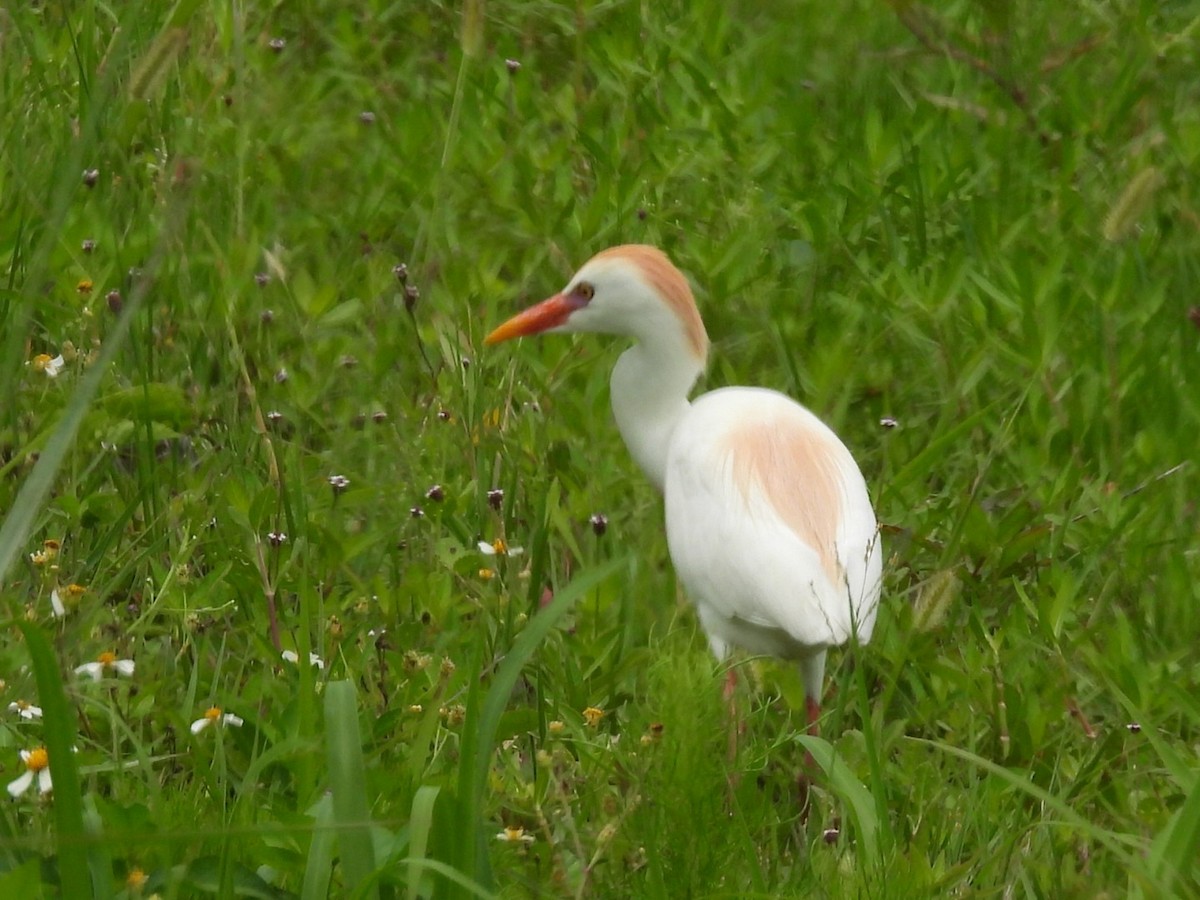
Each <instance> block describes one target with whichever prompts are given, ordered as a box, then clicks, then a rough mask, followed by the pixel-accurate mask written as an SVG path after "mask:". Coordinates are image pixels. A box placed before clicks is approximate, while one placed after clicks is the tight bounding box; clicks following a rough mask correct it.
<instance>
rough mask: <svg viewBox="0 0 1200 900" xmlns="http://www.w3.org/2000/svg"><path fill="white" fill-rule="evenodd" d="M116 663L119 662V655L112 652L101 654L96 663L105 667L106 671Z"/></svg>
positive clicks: (106, 651) (107, 651)
mask: <svg viewBox="0 0 1200 900" xmlns="http://www.w3.org/2000/svg"><path fill="white" fill-rule="evenodd" d="M116 661H117V654H115V653H113V652H112V651H110V650H105V651H104V652H103V653H101V654H100V655H99V656H97V657H96V662H98V663H100V665H102V666H104V668H106V669H107V668H108V667H109V666H111V665H112V664H113V663H115V662H116Z"/></svg>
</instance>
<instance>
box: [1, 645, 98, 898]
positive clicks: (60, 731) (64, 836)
mask: <svg viewBox="0 0 1200 900" xmlns="http://www.w3.org/2000/svg"><path fill="white" fill-rule="evenodd" d="M19 627H20V629H21V633H22V634H23V635H24V636H25V646H26V647H27V648H28V649H29V659H30V662H31V663H32V665H33V674H34V677H35V678H36V679H37V686H38V696H39V698H40V699H41V706H42V713H43V719H42V721H43V723H44V727H45V736H46V751H47V753H49V754H50V776H51V778H53V779H54V825H55V828H56V839H57V840H56V842H57V845H58V871H59V878H60V879H61V880H62V895H63V896H64V897H80V898H82V897H91V896H93V893H92V885H91V879H90V878H89V877H88V873H89V865H88V854H87V843H86V839H87V835H86V832H85V831H84V827H83V795H82V791H81V790H80V787H79V769H78V766H76V764H75V749H74V748H75V743H76V736H75V735H76V728H75V708H74V707H73V706H71V705H70V704H69V703H67V695H66V693H65V692H64V691H63V683H62V677H61V676H60V675H59V671H58V659H57V658H56V657H55V655H54V651H53V649H51V647H50V641H49V640H47V639H46V635H45V634H44V633H43V632H42V629H40V628H38V627H37V626H36V625H33V624H31V623H29V622H21V623H20V625H19Z"/></svg>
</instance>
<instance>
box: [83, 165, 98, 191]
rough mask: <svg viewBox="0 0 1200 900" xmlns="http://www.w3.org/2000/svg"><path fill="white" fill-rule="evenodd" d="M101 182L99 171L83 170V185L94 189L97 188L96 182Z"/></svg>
mask: <svg viewBox="0 0 1200 900" xmlns="http://www.w3.org/2000/svg"><path fill="white" fill-rule="evenodd" d="M99 180H100V170H99V169H84V170H83V183H84V184H85V185H86V186H87V187H90V188H94V187H95V186H96V182H98V181H99Z"/></svg>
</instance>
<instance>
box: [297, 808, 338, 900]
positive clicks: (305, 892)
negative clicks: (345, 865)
mask: <svg viewBox="0 0 1200 900" xmlns="http://www.w3.org/2000/svg"><path fill="white" fill-rule="evenodd" d="M309 812H310V813H311V814H312V815H313V820H314V821H313V834H312V841H311V842H310V843H309V845H308V860H307V861H306V862H305V864H304V882H303V884H302V885H301V887H300V900H324V898H326V897H328V896H329V882H330V881H331V880H332V878H333V852H334V842H335V840H336V831H335V830H334V821H333V796H332V795H331V794H324V795H322V797H321V799H320V800H318V801H317V802H316V803H314V804H313V806H312V809H310V810H309Z"/></svg>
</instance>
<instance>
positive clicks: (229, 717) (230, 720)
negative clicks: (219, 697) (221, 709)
mask: <svg viewBox="0 0 1200 900" xmlns="http://www.w3.org/2000/svg"><path fill="white" fill-rule="evenodd" d="M221 721H223V722H224V723H225V724H226V725H236V726H237V727H238V728H241V727H242V725H243V724H244V723H243V722H242V720H241V718H240V717H239V716H235V715H234V714H233V713H225V715H223V716H222V717H221Z"/></svg>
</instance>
